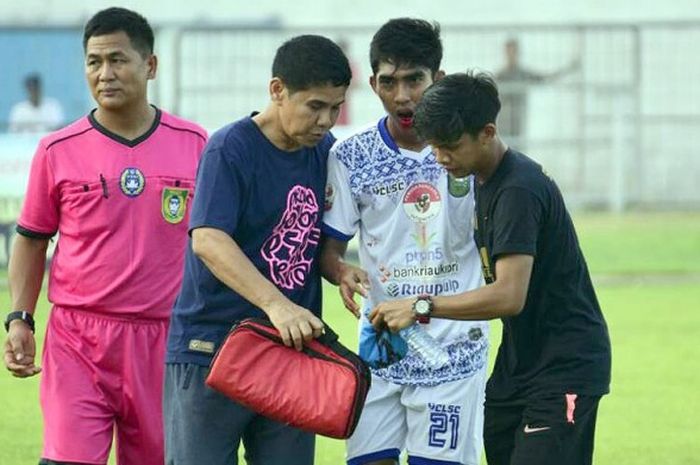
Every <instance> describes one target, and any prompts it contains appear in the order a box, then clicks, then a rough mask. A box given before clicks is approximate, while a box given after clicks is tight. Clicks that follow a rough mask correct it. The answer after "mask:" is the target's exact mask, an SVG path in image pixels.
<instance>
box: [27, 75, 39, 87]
mask: <svg viewBox="0 0 700 465" xmlns="http://www.w3.org/2000/svg"><path fill="white" fill-rule="evenodd" d="M24 86H25V87H36V88H37V89H39V88H41V76H39V74H38V73H32V74H27V75H26V76H25V77H24Z"/></svg>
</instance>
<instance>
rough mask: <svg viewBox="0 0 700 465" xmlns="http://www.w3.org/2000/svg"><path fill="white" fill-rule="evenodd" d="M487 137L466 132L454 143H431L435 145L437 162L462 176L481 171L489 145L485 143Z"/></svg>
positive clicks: (434, 151) (454, 174)
mask: <svg viewBox="0 0 700 465" xmlns="http://www.w3.org/2000/svg"><path fill="white" fill-rule="evenodd" d="M485 137H487V136H484V135H483V134H479V136H477V137H473V136H472V135H470V134H467V133H464V134H462V137H460V138H459V140H457V141H456V142H454V143H451V144H440V143H431V144H430V145H432V147H433V153H434V154H435V159H436V160H437V162H438V163H440V164H441V165H442V166H444V167H445V169H446V170H447V172H448V173H450V174H451V175H452V176H454V177H457V178H462V177H464V176H467V175H469V174H475V173H478V172H479V170H480V168H481V165H482V164H483V162H484V153H485V151H486V150H487V146H488V145H487V144H485Z"/></svg>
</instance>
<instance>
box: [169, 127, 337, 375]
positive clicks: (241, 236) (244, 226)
mask: <svg viewBox="0 0 700 465" xmlns="http://www.w3.org/2000/svg"><path fill="white" fill-rule="evenodd" d="M334 140H335V139H334V137H333V136H332V135H331V134H328V135H326V136H325V137H324V139H322V141H321V142H319V143H318V144H317V145H316V146H315V147H311V148H301V149H299V150H296V151H293V152H285V151H282V150H279V149H278V148H276V147H275V146H274V145H273V144H272V143H271V142H270V141H269V140H268V139H267V138H266V137H265V136H264V135H263V133H262V132H261V131H260V129H259V128H258V126H257V125H256V124H255V123H254V122H253V120H252V118H250V117H248V118H244V119H242V120H239V121H237V122H235V123H232V124H230V125H228V126H226V127H224V128H222V129H221V130H219V131H217V132H216V133H215V134H214V135H213V136H212V137H211V139H210V140H209V143H208V144H207V146H206V148H205V150H204V154H203V155H202V159H201V160H200V163H199V168H198V171H197V182H196V186H195V194H194V201H193V205H192V211H191V216H190V225H189V226H190V231H192V230H194V229H196V228H200V227H209V228H216V229H219V230H221V231H224V232H226V233H227V234H229V235H230V236H231V237H232V238H233V240H234V241H235V242H236V243H237V244H238V246H239V247H240V248H241V249H242V250H243V252H244V253H245V255H246V256H247V257H248V258H249V259H250V261H251V262H252V263H253V265H254V266H255V267H256V268H257V269H258V270H259V271H260V273H262V274H263V276H265V277H266V278H267V279H268V280H270V281H271V282H273V283H274V284H275V285H276V286H277V287H278V288H279V289H280V291H281V292H282V293H283V294H284V295H285V296H287V297H288V298H289V299H290V300H291V301H292V302H294V303H296V304H298V305H300V306H302V307H304V308H307V309H309V310H311V311H312V312H313V313H315V314H316V315H319V316H320V314H321V276H320V270H319V266H318V263H317V257H318V254H319V242H320V236H321V232H320V228H321V220H322V213H323V203H324V198H325V197H324V195H325V185H326V164H327V157H328V151H329V150H330V147H331V145H333V142H334ZM248 317H265V314H264V313H263V312H262V310H260V309H258V308H256V307H254V306H253V305H252V304H250V303H249V302H248V301H247V300H245V299H244V298H243V297H241V296H240V295H238V294H237V293H236V292H234V291H233V290H231V289H230V288H229V287H228V286H226V285H224V284H223V283H222V282H221V281H219V280H218V279H217V278H216V277H215V276H214V275H213V274H212V273H211V272H210V271H209V269H208V268H207V267H206V266H204V264H203V263H202V261H201V260H199V258H197V257H196V256H195V255H194V253H193V252H192V247H191V244H190V245H189V246H188V248H187V252H186V257H185V272H184V277H183V282H182V287H181V290H180V294H179V296H178V298H177V301H176V302H175V307H174V308H173V314H172V318H171V323H170V335H169V338H168V349H167V354H166V361H167V362H170V363H172V362H185V363H197V364H200V365H208V364H209V362H210V360H211V357H212V356H213V355H214V352H215V351H216V349H218V347H219V345H220V344H221V342H222V341H223V338H224V337H225V336H226V334H227V333H228V331H229V329H230V328H231V325H233V324H234V323H235V322H237V321H239V320H241V319H244V318H248Z"/></svg>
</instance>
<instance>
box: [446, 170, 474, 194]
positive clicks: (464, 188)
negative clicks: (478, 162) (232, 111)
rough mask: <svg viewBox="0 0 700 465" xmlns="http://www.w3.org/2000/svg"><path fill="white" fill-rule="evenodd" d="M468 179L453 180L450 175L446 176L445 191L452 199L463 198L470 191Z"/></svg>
mask: <svg viewBox="0 0 700 465" xmlns="http://www.w3.org/2000/svg"><path fill="white" fill-rule="evenodd" d="M470 187H471V186H470V184H469V177H464V178H455V177H453V176H452V175H451V174H448V175H447V190H448V192H449V193H450V195H451V196H452V197H464V196H465V195H467V194H468V193H469V189H470Z"/></svg>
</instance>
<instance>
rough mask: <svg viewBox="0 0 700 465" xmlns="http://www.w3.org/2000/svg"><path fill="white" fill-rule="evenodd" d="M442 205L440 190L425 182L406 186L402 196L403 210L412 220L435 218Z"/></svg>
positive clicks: (421, 220) (423, 220) (422, 221)
mask: <svg viewBox="0 0 700 465" xmlns="http://www.w3.org/2000/svg"><path fill="white" fill-rule="evenodd" d="M441 207H442V199H441V198H440V192H438V190H437V189H436V188H435V187H433V185H432V184H428V183H427V182H419V183H418V184H414V185H412V186H411V187H409V188H408V190H407V191H406V194H405V195H404V196H403V210H404V212H406V214H407V215H408V217H409V218H411V219H412V220H413V221H416V222H419V223H424V222H426V221H428V220H431V219H433V218H435V217H436V216H437V215H438V213H440V209H441Z"/></svg>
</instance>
